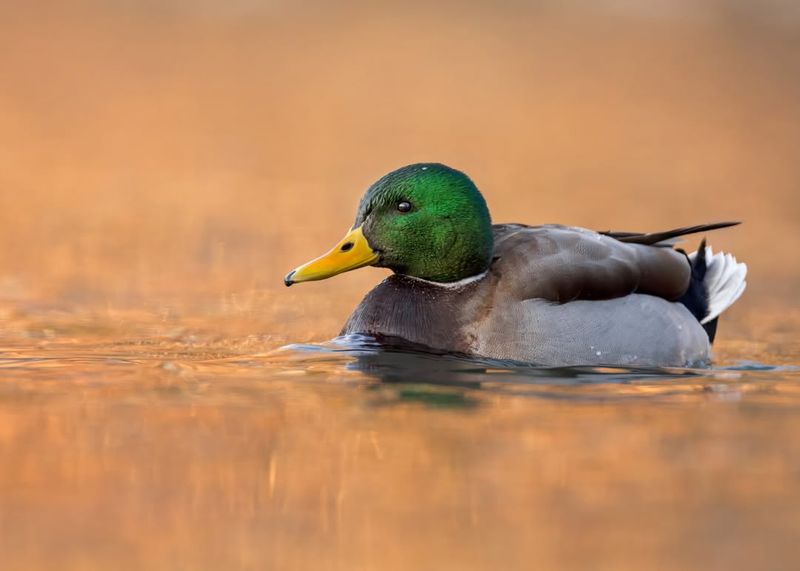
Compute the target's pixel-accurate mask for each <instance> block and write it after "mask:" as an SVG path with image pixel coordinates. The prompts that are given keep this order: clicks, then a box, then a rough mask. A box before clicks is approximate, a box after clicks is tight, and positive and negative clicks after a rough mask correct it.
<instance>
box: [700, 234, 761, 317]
mask: <svg viewBox="0 0 800 571" xmlns="http://www.w3.org/2000/svg"><path fill="white" fill-rule="evenodd" d="M696 257H697V252H692V253H691V254H689V259H690V260H691V261H692V263H694V259H695V258H696ZM706 268H707V269H706V276H705V278H704V279H703V283H704V284H705V286H706V292H707V294H708V315H706V316H705V317H704V318H703V319H702V320H701V321H700V323H708V322H709V321H711V320H712V319H716V318H717V317H719V316H720V314H721V313H722V312H723V311H725V310H726V309H728V308H729V307H730V306H731V305H733V303H734V302H735V301H736V300H737V299H739V297H740V296H741V295H742V293H744V288H745V287H746V286H747V282H746V281H745V276H746V275H747V264H743V263H741V262H737V261H736V258H734V257H733V256H732V255H731V254H725V253H724V252H719V253H718V254H714V252H713V251H712V250H711V247H710V246H709V247H707V248H706Z"/></svg>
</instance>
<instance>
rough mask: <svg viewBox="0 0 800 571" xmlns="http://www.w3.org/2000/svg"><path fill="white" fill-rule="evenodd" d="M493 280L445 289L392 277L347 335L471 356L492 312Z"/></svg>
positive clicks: (371, 296)
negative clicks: (476, 335)
mask: <svg viewBox="0 0 800 571" xmlns="http://www.w3.org/2000/svg"><path fill="white" fill-rule="evenodd" d="M491 281H492V278H491V276H488V277H486V278H484V279H481V280H477V281H474V282H470V283H467V284H464V285H461V286H449V287H447V286H444V287H443V286H440V285H436V284H432V283H430V282H426V281H423V280H418V279H414V278H409V277H407V276H403V275H393V276H391V277H389V278H387V279H386V280H384V281H383V282H381V283H380V284H378V285H377V286H376V287H375V288H374V289H373V290H372V291H370V292H369V293H368V294H367V296H366V297H365V298H364V299H363V300H362V301H361V303H360V304H359V306H358V307H357V308H356V309H355V310H354V311H353V313H352V314H351V315H350V318H349V319H348V320H347V323H345V325H344V328H343V329H342V335H346V334H350V333H363V334H367V335H373V336H386V337H393V338H399V339H402V340H405V341H408V342H410V343H413V344H421V345H425V346H428V347H431V348H434V349H439V350H443V351H452V352H459V353H469V352H470V350H471V348H472V347H473V344H474V333H473V332H474V330H475V326H476V325H477V324H478V323H479V322H480V321H481V320H482V319H483V318H485V316H486V314H487V313H488V311H489V307H490V300H489V299H488V298H489V294H490V292H491V288H490V287H489V282H491Z"/></svg>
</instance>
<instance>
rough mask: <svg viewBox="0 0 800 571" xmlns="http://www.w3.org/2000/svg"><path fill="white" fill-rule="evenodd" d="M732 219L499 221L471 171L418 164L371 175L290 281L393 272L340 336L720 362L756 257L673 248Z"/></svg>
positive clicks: (514, 355) (469, 349) (538, 353)
mask: <svg viewBox="0 0 800 571" xmlns="http://www.w3.org/2000/svg"><path fill="white" fill-rule="evenodd" d="M735 224H738V222H721V223H716V224H705V225H700V226H692V227H687V228H678V229H675V230H668V231H666V232H656V233H649V234H643V233H636V232H595V231H592V230H587V229H584V228H577V227H571V226H562V225H558V224H547V225H543V226H526V225H524V224H494V225H493V224H492V222H491V218H490V216H489V210H488V208H487V206H486V201H485V200H484V198H483V196H482V195H481V193H480V191H479V190H478V188H477V187H476V186H475V184H474V183H473V182H472V180H470V178H469V177H468V176H467V175H465V174H464V173H462V172H460V171H458V170H455V169H453V168H450V167H447V166H445V165H442V164H437V163H423V164H413V165H409V166H406V167H403V168H400V169H398V170H395V171H393V172H391V173H389V174H387V175H385V176H384V177H382V178H381V179H379V180H378V181H377V182H375V183H374V184H373V185H372V186H370V187H369V189H368V190H367V192H366V194H365V195H364V197H363V198H362V199H361V203H360V204H359V207H358V212H357V214H356V218H355V223H354V224H353V227H352V229H351V230H350V231H349V232H348V233H347V235H346V236H345V237H344V238H343V239H342V240H341V241H340V242H339V243H338V244H336V246H334V248H333V249H332V250H331V251H330V252H328V253H327V254H325V255H323V256H321V257H319V258H317V259H315V260H312V261H310V262H308V263H306V264H303V265H302V266H299V267H298V268H296V269H295V270H292V271H291V272H289V274H287V275H286V277H285V279H284V282H285V284H286V285H287V286H290V285H292V284H295V283H299V282H306V281H312V280H322V279H326V278H329V277H331V276H334V275H336V274H340V273H342V272H347V271H350V270H354V269H356V268H360V267H363V266H368V265H372V266H380V267H385V268H389V269H390V270H392V271H393V272H394V274H393V275H392V276H390V277H388V278H387V279H385V280H384V281H383V282H381V283H380V284H379V285H378V286H376V287H375V288H374V289H373V290H372V291H370V292H369V293H368V294H367V296H366V297H365V298H364V299H363V300H362V301H361V303H360V304H359V305H358V307H357V308H356V309H355V311H353V313H352V315H350V318H349V319H348V320H347V322H346V323H345V325H344V328H343V329H342V332H341V333H342V334H343V335H347V334H355V333H359V334H364V335H368V336H371V337H375V338H378V339H393V340H402V341H404V342H407V343H409V344H411V345H412V346H416V347H424V348H428V349H431V350H434V351H436V352H447V353H457V354H463V355H469V356H476V357H484V358H491V359H503V360H513V361H522V362H527V363H534V364H539V365H545V366H562V365H621V366H696V365H700V364H706V363H708V362H709V360H710V347H711V343H712V342H713V340H714V336H715V332H716V326H717V320H718V318H719V315H720V314H721V313H722V312H723V311H725V310H726V309H727V308H728V307H730V306H731V304H733V302H735V301H736V300H737V299H738V298H739V296H740V295H741V294H742V292H743V291H744V288H745V275H746V273H747V267H746V265H745V264H741V263H737V262H736V260H735V259H734V258H733V257H732V256H731V255H729V254H722V253H718V254H713V252H712V251H711V248H707V247H705V241H703V242H702V243H701V246H700V247H699V249H698V250H697V251H696V252H694V253H691V254H688V255H687V254H686V253H685V252H683V251H682V250H679V249H675V248H674V247H673V245H674V243H675V238H677V237H679V236H683V235H686V234H693V233H697V232H705V231H709V230H715V229H718V228H724V227H727V226H733V225H735Z"/></svg>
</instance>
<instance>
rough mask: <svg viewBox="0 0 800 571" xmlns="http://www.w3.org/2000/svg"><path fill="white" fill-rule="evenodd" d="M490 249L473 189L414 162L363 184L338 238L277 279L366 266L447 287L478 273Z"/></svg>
mask: <svg viewBox="0 0 800 571" xmlns="http://www.w3.org/2000/svg"><path fill="white" fill-rule="evenodd" d="M492 248H493V242H492V222H491V219H490V217H489V210H488V209H487V207H486V201H484V199H483V196H481V193H480V192H479V191H478V189H477V187H476V186H475V184H474V183H473V182H472V181H471V180H470V179H469V177H468V176H467V175H465V174H464V173H462V172H460V171H457V170H455V169H452V168H450V167H447V166H445V165H441V164H437V163H421V164H415V165H409V166H407V167H403V168H401V169H397V170H396V171H393V172H390V173H389V174H387V175H386V176H384V177H383V178H381V179H380V180H378V181H377V182H376V183H375V184H373V185H372V186H371V187H369V189H368V190H367V192H366V194H365V195H364V197H363V198H362V199H361V204H360V205H359V207H358V213H357V214H356V220H355V224H354V225H353V228H352V229H351V230H350V232H348V234H347V235H346V236H345V237H344V238H343V239H342V241H341V242H339V243H338V244H337V245H336V246H335V247H334V248H333V249H332V250H331V251H330V252H328V253H327V254H325V255H323V256H321V257H319V258H317V259H316V260H313V261H311V262H308V263H307V264H304V265H302V266H300V267H298V268H297V269H295V270H293V271H291V272H289V274H288V275H287V276H286V278H285V279H284V282H285V283H286V285H287V286H289V285H292V284H294V283H297V282H304V281H312V280H322V279H325V278H329V277H331V276H334V275H336V274H340V273H342V272H347V271H350V270H354V269H356V268H360V267H363V266H369V265H372V266H380V267H385V268H390V269H391V270H393V271H395V272H397V273H400V274H405V275H409V276H413V277H416V278H422V279H426V280H430V281H435V282H454V281H458V280H461V279H464V278H468V277H470V276H474V275H477V274H480V273H482V272H484V271H485V270H486V269H487V268H488V267H489V263H490V261H491V258H492Z"/></svg>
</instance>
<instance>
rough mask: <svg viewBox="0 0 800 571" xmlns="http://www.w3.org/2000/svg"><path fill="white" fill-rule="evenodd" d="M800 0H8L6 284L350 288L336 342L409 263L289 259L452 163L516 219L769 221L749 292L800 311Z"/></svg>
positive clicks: (58, 289)
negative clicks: (290, 283) (327, 274)
mask: <svg viewBox="0 0 800 571" xmlns="http://www.w3.org/2000/svg"><path fill="white" fill-rule="evenodd" d="M796 6H797V5H796V4H795V3H793V2H783V1H770V2H755V1H753V2H747V1H740V2H723V1H703V2H696V1H679V2H658V1H655V0H647V1H642V2H620V1H611V0H608V1H600V2H581V1H570V2H555V1H553V2H511V3H504V4H503V5H502V6H500V5H496V4H495V3H491V2H442V3H436V4H430V3H423V2H404V3H401V4H394V5H389V4H379V5H376V4H373V3H368V2H336V3H334V2H284V1H273V2H254V1H250V0H234V1H232V2H211V1H201V2H188V1H179V0H176V1H172V2H132V1H123V0H118V1H113V2H109V1H103V2H101V1H98V2H91V1H79V2H70V3H61V2H52V3H48V2H21V1H6V2H4V3H3V5H2V7H0V12H1V13H0V34H1V35H2V37H3V38H4V44H5V45H6V49H4V50H2V52H0V82H2V83H1V86H2V88H1V89H0V132H2V144H1V145H0V189H1V190H0V243H2V244H3V247H2V248H0V294H1V295H2V297H3V298H4V299H6V300H9V299H12V300H13V299H19V298H26V299H28V298H30V299H47V300H50V302H58V303H62V304H66V306H71V307H72V306H83V307H85V306H92V307H93V306H100V307H111V308H119V309H121V308H142V307H154V308H157V307H160V306H161V305H163V304H166V303H170V304H172V306H174V307H182V308H190V306H191V307H198V308H201V309H203V310H204V311H206V310H208V308H209V307H212V306H214V304H217V303H218V302H219V300H221V299H230V298H231V296H233V297H234V298H235V297H237V296H238V299H239V300H240V303H244V302H241V300H242V299H247V300H249V301H247V307H248V308H249V310H252V311H256V310H259V308H260V309H261V310H263V309H264V308H268V309H267V311H274V308H273V307H272V305H273V304H283V303H286V302H287V301H292V302H298V300H302V299H304V298H305V297H306V296H311V297H316V296H320V294H321V292H323V291H324V294H325V295H324V296H327V297H335V298H336V300H337V301H336V302H335V303H332V304H331V307H328V308H326V312H327V313H326V317H327V314H329V313H331V312H332V313H333V315H332V316H331V318H330V323H329V324H326V326H325V328H324V331H319V332H316V333H315V335H316V336H321V335H323V334H324V333H325V332H328V333H329V334H335V333H336V332H337V331H336V328H337V327H338V326H337V325H336V324H338V323H340V322H341V321H342V320H343V319H344V318H345V317H346V315H347V313H348V311H349V310H350V308H351V307H352V306H353V305H354V304H355V303H356V302H357V301H358V299H359V298H360V296H361V295H363V293H364V292H365V291H366V290H367V289H368V288H369V287H370V285H372V284H373V283H376V282H377V281H378V279H379V278H380V277H381V275H382V274H383V272H382V271H381V270H365V271H361V272H356V273H355V274H350V275H346V276H341V277H338V278H336V280H333V281H331V282H327V283H325V284H323V285H319V284H313V285H306V286H303V287H302V288H295V289H293V290H292V291H291V292H290V291H286V290H284V289H283V286H282V284H281V278H282V276H283V274H284V273H285V272H286V271H287V270H288V269H290V268H291V267H294V266H295V265H297V264H298V263H300V262H302V261H305V260H306V259H308V258H310V257H312V256H316V255H317V254H319V253H321V252H322V251H323V250H325V249H327V248H328V247H329V246H330V245H332V244H333V243H334V242H335V240H337V239H338V238H339V237H340V235H341V234H343V232H344V231H345V230H346V229H347V228H348V227H349V225H350V223H351V221H352V217H353V215H354V212H355V207H356V204H357V201H358V199H359V198H360V196H361V194H362V192H363V191H364V190H365V189H366V187H367V186H368V185H369V184H370V183H371V182H372V181H373V180H374V179H376V178H378V177H379V176H380V175H382V174H384V173H385V172H387V171H389V170H391V169H393V168H396V167H398V166H401V165H403V164H407V163H411V162H416V161H440V162H445V163H447V164H450V165H452V166H455V167H457V168H460V169H461V170H464V171H465V172H467V173H468V174H470V175H471V176H472V177H473V179H474V180H475V181H476V182H477V184H478V186H479V187H480V188H481V189H482V190H483V192H484V194H485V195H486V198H487V200H488V202H489V204H490V207H491V209H492V213H493V217H494V219H495V220H496V221H516V222H525V223H531V224H535V223H545V222H562V223H567V224H575V225H582V226H587V227H590V228H595V229H609V228H610V229H623V230H660V229H665V228H670V227H675V226H681V225H689V224H695V223H701V222H708V221H715V220H727V219H741V220H744V221H745V225H744V226H742V227H740V228H737V229H734V230H728V231H724V232H719V233H716V234H714V235H713V236H711V237H710V238H711V240H710V241H711V244H712V246H714V247H715V248H722V249H725V250H727V251H731V252H733V253H735V254H736V255H737V256H738V257H739V259H740V260H742V261H746V262H747V263H748V265H749V266H750V268H751V273H750V277H749V284H750V290H749V294H748V296H746V297H745V299H744V301H743V302H742V303H743V304H752V303H757V302H756V299H759V298H761V299H765V300H767V301H769V300H770V299H773V298H774V297H775V296H777V297H780V298H781V299H782V303H783V302H788V303H791V304H796V299H795V297H794V295H793V293H794V292H795V291H796V288H797V285H798V280H799V279H800V252H798V249H797V248H796V247H795V244H796V232H797V229H798V221H799V220H800V168H798V162H797V160H798V159H797V157H798V149H800V10H799V9H798V8H797V7H796ZM692 240H694V239H692ZM695 243H696V242H695V241H693V242H690V243H689V244H687V245H688V246H689V247H692V248H693V247H694V245H695ZM209 300H211V301H209ZM234 305H235V304H234ZM269 308H271V309H269ZM331 328H333V329H331ZM329 329H330V331H328V330H329ZM297 333H298V334H300V333H301V332H300V331H299V330H298V332H297Z"/></svg>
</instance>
